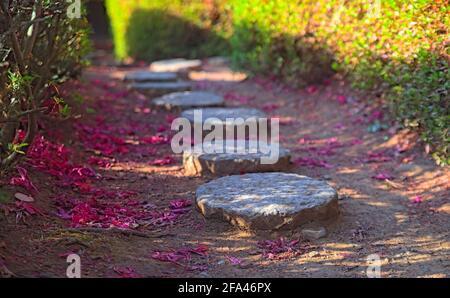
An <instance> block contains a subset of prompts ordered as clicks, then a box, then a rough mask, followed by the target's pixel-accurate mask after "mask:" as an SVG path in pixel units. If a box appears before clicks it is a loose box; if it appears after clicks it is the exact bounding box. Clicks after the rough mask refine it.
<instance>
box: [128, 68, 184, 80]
mask: <svg viewBox="0 0 450 298" xmlns="http://www.w3.org/2000/svg"><path fill="white" fill-rule="evenodd" d="M123 80H124V81H134V82H173V81H176V80H177V74H176V73H174V72H154V71H134V72H130V73H127V74H126V75H125V76H124V78H123Z"/></svg>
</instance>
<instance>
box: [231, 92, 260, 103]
mask: <svg viewBox="0 0 450 298" xmlns="http://www.w3.org/2000/svg"><path fill="white" fill-rule="evenodd" d="M253 98H254V97H253V96H246V95H241V94H237V93H234V92H228V93H226V94H225V95H224V99H225V100H227V101H233V102H237V103H240V104H247V103H249V102H250V101H251V100H252V99H253Z"/></svg>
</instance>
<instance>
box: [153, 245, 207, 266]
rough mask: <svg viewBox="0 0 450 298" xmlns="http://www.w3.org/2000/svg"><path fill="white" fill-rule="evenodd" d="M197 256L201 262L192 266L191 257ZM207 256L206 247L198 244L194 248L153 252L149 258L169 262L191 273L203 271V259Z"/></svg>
mask: <svg viewBox="0 0 450 298" xmlns="http://www.w3.org/2000/svg"><path fill="white" fill-rule="evenodd" d="M194 255H197V256H198V257H200V260H201V261H203V262H202V263H200V264H195V263H194V264H193V261H194V260H193V256H194ZM207 256H208V246H206V245H204V244H199V245H198V246H197V247H194V248H180V249H178V250H169V251H154V252H153V253H152V254H151V258H153V259H155V260H158V261H162V262H169V263H173V264H176V265H178V266H181V267H183V268H185V269H187V270H191V271H195V270H198V271H205V270H207V266H206V264H205V263H204V261H205V260H204V259H205V258H206V257H207Z"/></svg>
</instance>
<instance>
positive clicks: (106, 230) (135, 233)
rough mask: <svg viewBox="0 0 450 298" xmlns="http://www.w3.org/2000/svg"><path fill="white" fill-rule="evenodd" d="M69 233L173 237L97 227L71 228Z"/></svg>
mask: <svg viewBox="0 0 450 298" xmlns="http://www.w3.org/2000/svg"><path fill="white" fill-rule="evenodd" d="M67 231H69V232H90V233H114V234H122V235H125V236H137V237H142V238H162V237H167V236H172V234H156V235H151V234H147V233H144V232H139V231H134V230H125V229H119V228H107V229H102V228H95V227H82V228H69V229H67Z"/></svg>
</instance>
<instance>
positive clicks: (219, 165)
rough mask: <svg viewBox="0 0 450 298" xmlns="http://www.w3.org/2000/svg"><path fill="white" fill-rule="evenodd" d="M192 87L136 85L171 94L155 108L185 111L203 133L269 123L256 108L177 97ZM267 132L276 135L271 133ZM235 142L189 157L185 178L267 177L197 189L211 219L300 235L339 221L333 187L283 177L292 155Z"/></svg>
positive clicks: (198, 95) (192, 95)
mask: <svg viewBox="0 0 450 298" xmlns="http://www.w3.org/2000/svg"><path fill="white" fill-rule="evenodd" d="M198 66H200V64H198V61H188V60H183V59H173V60H166V61H159V62H155V63H153V64H152V66H151V69H152V70H153V71H184V70H187V69H191V68H193V67H198ZM142 76H144V75H142ZM190 87H191V84H190V83H189V82H164V83H158V82H157V83H155V82H151V83H134V84H131V88H133V89H137V90H140V91H149V92H150V93H152V94H155V92H159V93H161V94H165V95H163V96H161V97H159V98H155V99H154V100H153V105H154V106H156V107H161V108H164V109H167V110H185V111H183V112H182V113H181V117H184V118H186V119H188V120H189V122H190V123H191V124H201V125H202V127H203V125H204V124H205V123H206V121H208V123H209V124H210V125H217V124H220V125H224V130H223V132H224V133H227V132H228V131H229V130H230V129H233V131H236V130H239V129H240V128H241V129H244V131H245V125H246V124H245V123H242V124H241V125H238V124H237V123H235V122H234V121H233V122H231V123H230V122H228V121H227V119H230V118H231V119H236V118H241V119H243V120H244V121H248V120H250V119H254V120H256V123H258V121H259V120H260V119H262V118H263V119H264V120H265V119H267V116H266V114H265V113H264V112H262V111H260V110H258V109H254V108H246V107H216V106H222V105H224V99H223V97H221V96H219V95H216V94H214V93H210V92H203V91H194V92H190V91H187V92H171V91H177V90H179V89H182V90H186V89H189V88H190ZM169 92H171V93H169ZM167 93H168V94H167ZM210 106H214V107H210ZM200 112H201V115H200ZM198 117H199V118H198ZM267 124H268V123H267ZM193 127H194V125H193ZM257 129H258V132H256V136H253V135H244V138H246V137H249V138H250V139H251V138H252V137H256V138H259V137H260V136H259V135H258V133H259V130H260V129H262V127H260V125H257ZM267 129H268V130H269V131H267V133H268V134H269V135H270V127H267ZM206 133H208V131H207V130H205V129H203V132H202V136H205V135H206ZM248 133H249V134H251V132H248ZM223 137H225V136H223ZM235 138H236V136H235ZM237 139H239V136H237ZM230 141H231V140H228V141H226V142H224V143H222V144H219V143H218V144H212V143H210V142H205V143H200V144H197V145H195V146H193V147H192V148H191V149H189V150H185V152H184V153H183V166H184V171H185V172H184V173H185V175H187V176H189V175H213V176H225V175H233V174H243V173H255V172H261V173H255V174H246V175H239V176H227V177H222V178H219V179H217V180H213V181H211V182H209V183H207V184H205V185H202V186H200V187H199V188H198V189H197V205H198V207H199V209H200V210H201V212H202V213H203V215H204V216H205V217H206V218H221V219H225V220H227V221H229V222H231V223H232V224H234V225H237V226H239V227H242V228H247V229H251V230H278V229H294V228H297V227H298V226H299V225H301V224H305V223H309V222H315V221H319V220H329V219H332V218H334V217H336V216H337V214H338V205H337V193H336V191H335V190H334V189H332V188H331V187H330V186H329V185H328V184H326V183H324V182H322V181H318V180H314V179H311V178H308V177H304V176H299V175H295V174H287V173H281V171H286V170H288V169H289V166H290V158H291V156H290V152H289V151H288V150H286V149H284V148H282V147H280V145H279V144H271V145H270V146H267V143H265V142H262V143H258V142H257V141H255V140H245V139H244V140H233V141H231V142H230ZM259 141H264V140H259ZM258 144H262V145H265V146H266V147H263V148H265V149H266V150H267V151H263V150H262V149H261V148H260V147H258ZM275 150H276V151H277V152H275ZM269 157H271V158H269ZM263 172H275V173H263Z"/></svg>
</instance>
